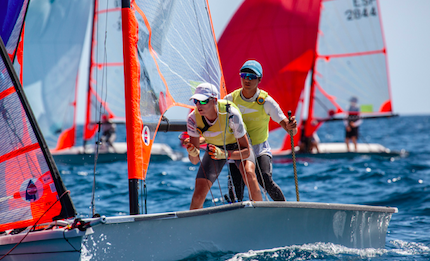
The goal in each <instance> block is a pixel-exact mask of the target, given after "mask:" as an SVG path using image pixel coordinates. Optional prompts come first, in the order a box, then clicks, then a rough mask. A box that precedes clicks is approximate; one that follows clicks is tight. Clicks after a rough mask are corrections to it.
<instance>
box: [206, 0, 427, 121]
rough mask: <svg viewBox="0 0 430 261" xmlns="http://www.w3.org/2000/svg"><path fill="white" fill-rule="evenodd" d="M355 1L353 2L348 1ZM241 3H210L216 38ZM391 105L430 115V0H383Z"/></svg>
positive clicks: (398, 110)
mask: <svg viewBox="0 0 430 261" xmlns="http://www.w3.org/2000/svg"><path fill="white" fill-rule="evenodd" d="M345 1H352V0H345ZM242 2H243V1H242V0H209V8H210V11H211V16H212V21H213V25H214V30H215V35H216V37H217V39H218V38H219V37H220V35H221V33H222V31H223V30H224V28H225V26H226V25H227V23H228V21H229V20H230V18H231V16H232V15H233V14H234V13H235V11H236V10H237V8H238V7H239V6H240V4H241V3H242ZM379 3H380V8H381V16H382V25H383V31H384V35H385V42H386V47H387V54H388V70H389V78H390V83H391V97H392V106H393V110H394V112H395V113H397V114H399V115H418V114H430V101H429V100H430V83H429V81H428V76H429V75H430V72H428V71H427V70H426V69H427V68H428V67H429V66H428V64H429V60H430V47H429V46H430V28H429V26H430V15H429V13H430V0H380V1H379Z"/></svg>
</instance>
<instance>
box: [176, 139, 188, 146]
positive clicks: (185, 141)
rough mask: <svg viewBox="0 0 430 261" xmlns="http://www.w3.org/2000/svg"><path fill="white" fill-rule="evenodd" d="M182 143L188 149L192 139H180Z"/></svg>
mask: <svg viewBox="0 0 430 261" xmlns="http://www.w3.org/2000/svg"><path fill="white" fill-rule="evenodd" d="M179 140H180V141H181V143H182V145H183V146H185V147H187V146H188V144H189V143H190V138H185V139H179Z"/></svg>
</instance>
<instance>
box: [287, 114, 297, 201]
mask: <svg viewBox="0 0 430 261" xmlns="http://www.w3.org/2000/svg"><path fill="white" fill-rule="evenodd" d="M288 120H289V121H291V111H288ZM288 134H290V140H291V155H292V156H293V168H294V183H295V185H296V198H297V202H299V201H300V196H299V182H298V179H297V169H296V153H295V151H294V138H293V131H292V130H291V131H289V132H288Z"/></svg>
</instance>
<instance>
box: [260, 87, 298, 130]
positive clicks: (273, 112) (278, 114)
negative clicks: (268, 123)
mask: <svg viewBox="0 0 430 261" xmlns="http://www.w3.org/2000/svg"><path fill="white" fill-rule="evenodd" d="M264 110H265V111H266V113H267V115H269V116H270V118H272V120H274V121H275V122H277V123H279V125H281V127H282V128H284V130H286V131H287V132H288V133H290V131H291V130H292V131H293V135H296V134H297V122H296V117H295V116H293V117H291V122H290V121H289V120H288V118H287V117H286V116H285V114H284V112H283V111H282V109H281V107H279V104H278V103H277V102H276V101H275V100H274V99H273V98H272V97H270V96H268V97H267V98H266V101H265V103H264Z"/></svg>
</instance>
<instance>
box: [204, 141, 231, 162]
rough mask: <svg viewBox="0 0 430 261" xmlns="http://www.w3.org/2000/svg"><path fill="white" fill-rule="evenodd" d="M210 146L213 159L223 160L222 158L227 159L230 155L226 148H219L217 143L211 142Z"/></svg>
mask: <svg viewBox="0 0 430 261" xmlns="http://www.w3.org/2000/svg"><path fill="white" fill-rule="evenodd" d="M208 148H209V155H211V158H212V159H215V160H221V159H226V158H227V157H228V154H227V153H226V152H225V151H224V150H222V149H220V148H218V147H217V146H215V145H212V144H209V145H208Z"/></svg>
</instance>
